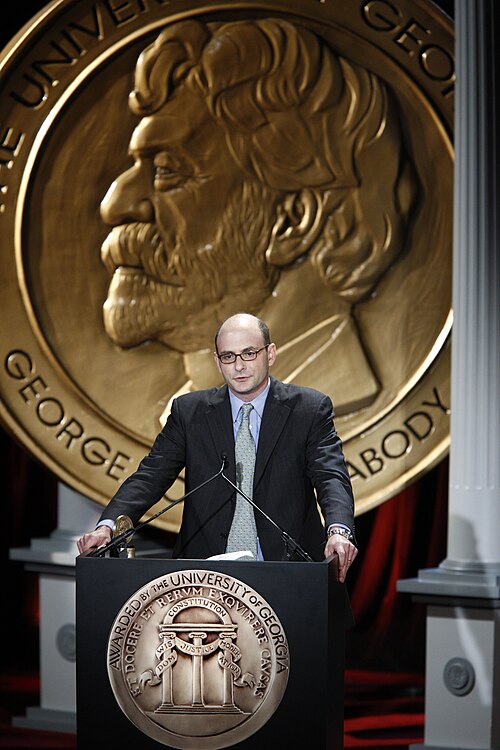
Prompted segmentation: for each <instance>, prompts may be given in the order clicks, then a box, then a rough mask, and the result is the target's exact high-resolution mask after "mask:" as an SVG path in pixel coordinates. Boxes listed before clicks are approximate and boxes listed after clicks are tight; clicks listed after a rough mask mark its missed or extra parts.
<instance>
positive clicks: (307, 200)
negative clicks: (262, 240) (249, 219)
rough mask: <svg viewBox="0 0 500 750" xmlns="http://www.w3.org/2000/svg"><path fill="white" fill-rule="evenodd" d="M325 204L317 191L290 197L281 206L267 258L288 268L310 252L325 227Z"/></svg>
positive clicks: (278, 209)
mask: <svg viewBox="0 0 500 750" xmlns="http://www.w3.org/2000/svg"><path fill="white" fill-rule="evenodd" d="M323 214H324V211H323V204H322V201H321V198H320V197H319V196H318V194H317V193H316V192H315V191H314V190H308V189H306V190H301V191H300V192H298V193H292V194H291V195H287V196H286V197H285V199H284V200H283V201H282V202H281V203H279V204H278V207H277V218H276V222H275V224H274V227H273V230H272V234H271V239H270V242H269V246H268V248H267V250H266V259H267V260H268V262H269V263H272V264H273V265H275V266H286V265H288V264H289V263H292V262H293V261H294V260H296V259H297V258H299V257H300V256H301V255H304V253H307V252H308V250H309V249H310V247H311V245H312V243H313V242H314V241H315V239H316V237H317V236H318V233H319V231H320V229H321V227H322V225H323Z"/></svg>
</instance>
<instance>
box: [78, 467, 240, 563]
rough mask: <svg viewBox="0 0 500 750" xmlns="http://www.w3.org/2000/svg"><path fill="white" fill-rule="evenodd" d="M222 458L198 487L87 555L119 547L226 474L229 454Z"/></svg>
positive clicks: (100, 554) (93, 555) (98, 554)
mask: <svg viewBox="0 0 500 750" xmlns="http://www.w3.org/2000/svg"><path fill="white" fill-rule="evenodd" d="M221 459H222V465H221V467H220V469H219V471H218V472H217V473H216V474H214V475H213V476H211V477H209V478H208V479H206V480H205V481H204V482H202V483H201V484H199V485H197V486H196V487H193V489H192V490H189V492H186V494H185V495H183V496H182V497H179V498H178V499H177V500H172V502H171V503H169V504H168V505H166V506H165V507H164V508H161V510H159V511H158V513H155V514H154V516H151V518H148V519H146V521H143V522H142V523H139V524H137V526H132V528H130V529H126V530H125V531H123V532H122V533H121V534H118V535H117V536H115V537H113V539H112V540H111V541H110V542H108V543H107V544H105V545H104V546H103V547H98V548H97V549H96V550H93V551H92V552H89V553H88V555H86V556H87V557H102V556H103V555H105V554H106V552H107V551H108V550H110V549H113V548H114V547H117V546H118V545H119V544H121V543H122V542H124V541H125V540H126V539H128V537H129V536H132V535H133V534H135V533H136V532H137V531H140V529H142V528H143V527H144V526H147V525H148V524H149V523H151V521H154V520H155V518H158V516H161V515H163V513H166V512H167V510H170V508H173V507H174V505H178V504H179V503H181V502H182V501H183V500H185V499H186V498H188V497H189V496H190V495H193V494H194V493H195V492H197V491H198V490H201V488H202V487H206V485H207V484H210V482H213V481H214V479H217V477H220V476H221V475H222V476H224V474H223V473H222V472H223V471H224V467H225V465H226V461H227V455H226V454H225V453H223V454H222V456H221Z"/></svg>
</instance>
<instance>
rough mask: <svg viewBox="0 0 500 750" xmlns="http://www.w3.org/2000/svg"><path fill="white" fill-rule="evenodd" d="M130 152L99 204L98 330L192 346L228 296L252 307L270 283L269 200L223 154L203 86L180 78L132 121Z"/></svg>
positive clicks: (132, 341) (122, 341) (124, 338)
mask: <svg viewBox="0 0 500 750" xmlns="http://www.w3.org/2000/svg"><path fill="white" fill-rule="evenodd" d="M130 154H131V156H132V158H133V159H134V165H133V166H132V167H131V168H130V169H129V170H128V171H127V172H125V173H124V174H122V175H120V176H119V177H118V178H117V180H116V181H115V182H114V183H113V184H112V185H111V187H110V188H109V190H108V192H107V194H106V196H105V198H104V199H103V202H102V204H101V214H102V217H103V219H104V221H105V222H106V223H108V224H110V225H111V226H113V227H114V228H113V229H112V231H111V232H110V234H109V235H108V237H107V238H106V240H105V242H104V244H103V247H102V258H103V261H104V263H105V265H106V267H107V268H108V270H110V272H111V273H112V274H113V278H112V281H111V285H110V288H109V292H108V298H107V300H106V303H105V306H104V322H105V328H106V332H107V333H108V335H109V336H110V338H111V339H112V340H113V341H114V342H115V343H117V344H118V345H119V346H122V347H130V346H134V345H137V344H140V343H142V342H144V341H147V340H152V339H155V340H158V341H161V342H162V343H164V344H167V345H168V346H170V347H172V348H174V349H177V350H178V351H190V350H192V349H196V348H199V347H200V346H202V345H203V343H205V342H206V341H207V340H209V335H210V334H208V338H207V331H208V332H210V331H213V329H214V328H216V327H217V325H218V321H219V320H220V319H221V318H223V317H224V316H225V315H226V314H227V310H228V309H229V308H228V304H229V300H232V305H233V306H234V305H236V306H237V307H241V309H249V310H252V309H258V308H259V307H260V306H261V305H262V303H263V302H264V300H265V299H266V298H267V296H268V295H269V294H270V292H271V291H272V286H273V280H275V273H274V272H273V270H272V269H271V268H270V267H269V266H268V264H267V263H266V261H265V249H266V247H267V245H268V242H269V236H270V233H271V230H272V226H273V215H274V210H273V206H272V205H271V204H272V200H271V201H269V200H267V201H266V200H263V194H264V192H265V190H264V189H263V187H262V186H261V185H257V183H256V182H255V181H253V180H251V179H250V178H248V177H247V176H245V174H244V173H243V170H242V169H241V167H239V166H238V165H237V164H236V162H235V161H234V160H233V159H232V158H231V155H230V154H229V152H228V149H227V145H226V141H225V138H224V133H223V131H222V129H221V128H220V127H219V126H218V125H217V123H216V122H215V121H214V119H213V118H212V117H211V116H210V113H209V112H208V110H207V107H206V104H205V100H204V99H203V97H202V95H201V94H200V93H199V92H197V91H196V90H193V89H190V88H188V87H187V86H183V87H181V88H180V89H179V90H178V91H177V92H176V95H175V97H173V98H172V99H171V100H169V101H168V102H167V103H166V104H165V105H164V106H163V107H161V108H160V109H159V110H158V111H157V112H156V113H154V114H152V115H151V116H148V117H144V118H143V119H142V120H141V121H140V123H139V125H138V126H137V128H136V129H135V131H134V133H133V135H132V138H131V141H130Z"/></svg>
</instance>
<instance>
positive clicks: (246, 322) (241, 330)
mask: <svg viewBox="0 0 500 750" xmlns="http://www.w3.org/2000/svg"><path fill="white" fill-rule="evenodd" d="M215 344H216V351H215V353H214V356H215V361H216V364H217V367H218V369H219V371H220V373H221V374H222V376H223V378H224V380H225V382H226V385H224V386H223V387H222V388H212V389H209V390H206V391H198V392H194V393H188V394H185V395H183V396H179V397H178V398H177V399H176V400H175V401H174V402H173V405H172V410H171V413H170V415H169V417H168V419H167V422H166V424H165V427H164V428H163V430H162V431H161V432H160V434H159V435H158V436H157V438H156V440H155V442H154V445H153V447H152V449H151V451H150V453H149V454H148V455H147V456H146V457H145V458H144V459H143V460H142V461H141V463H140V465H139V468H138V469H137V471H136V472H135V473H134V474H132V475H131V476H130V477H129V478H128V479H127V480H126V481H125V482H124V483H123V485H122V486H121V487H120V489H119V490H118V492H117V493H116V494H115V495H114V497H113V498H112V500H111V501H110V503H109V504H108V506H107V507H106V508H105V510H104V511H103V514H102V516H101V520H100V522H99V524H98V526H97V528H96V529H95V531H93V532H91V533H89V534H85V535H84V536H83V537H82V538H81V539H80V540H79V541H78V549H79V551H80V552H85V551H88V550H89V549H91V548H92V547H96V546H102V545H103V544H105V543H107V542H108V541H109V540H110V538H111V528H110V527H112V525H113V519H116V518H117V516H118V515H120V514H126V515H128V516H130V517H131V518H132V520H133V522H134V523H137V521H138V520H139V518H140V517H141V516H142V515H143V514H144V513H145V512H146V511H147V510H148V509H149V508H150V507H151V506H152V505H153V504H154V503H156V502H157V501H158V500H159V499H160V498H161V497H162V495H163V494H164V493H165V492H166V491H167V489H168V488H169V487H170V486H171V485H172V484H173V482H174V481H175V479H176V478H177V476H178V474H179V472H180V471H181V470H182V469H183V468H184V467H185V470H186V472H185V476H186V491H189V490H191V489H192V488H193V487H196V486H197V485H199V484H201V483H202V482H203V481H205V480H206V479H207V478H208V476H210V473H211V470H212V469H213V470H214V472H215V470H216V469H217V467H219V466H220V465H221V461H222V456H224V455H226V456H227V457H228V468H227V476H228V478H229V479H231V480H232V481H233V482H236V480H237V472H236V458H235V439H236V436H237V433H238V429H239V426H240V423H241V421H242V416H241V407H242V406H243V404H249V403H251V404H252V407H253V408H252V410H251V412H250V417H249V419H250V432H251V434H252V439H253V441H254V443H255V445H256V455H255V465H254V469H252V471H253V472H254V473H253V482H252V484H253V490H251V493H252V495H253V502H254V503H256V504H257V505H258V506H259V507H260V508H262V510H264V511H265V513H266V514H267V515H268V516H270V517H271V518H272V519H274V521H276V522H277V524H279V526H280V527H281V528H283V529H285V531H287V532H288V534H289V535H290V536H291V537H292V538H293V539H295V540H297V541H298V542H299V544H300V545H301V546H302V547H303V548H304V549H305V550H306V551H307V552H308V553H309V554H310V555H311V557H313V558H314V559H316V560H319V559H321V558H322V556H323V555H324V556H325V557H328V556H330V555H331V554H333V553H334V552H336V553H337V554H338V557H339V578H340V580H345V575H346V573H347V570H348V568H349V566H350V564H351V563H352V561H353V559H354V557H355V556H356V554H357V549H356V546H355V544H354V502H353V495H352V488H351V482H350V479H349V475H348V472H347V468H346V464H345V460H344V456H343V453H342V444H341V441H340V438H339V437H338V435H337V433H336V431H335V427H334V424H333V408H332V403H331V400H330V398H329V397H328V396H325V395H324V394H322V393H320V392H319V391H315V390H313V389H310V388H301V387H299V386H296V385H287V384H285V383H281V382H280V381H279V380H276V379H275V378H272V377H270V376H269V368H270V367H271V366H272V365H273V363H274V361H275V358H276V346H275V344H273V343H272V342H271V339H270V334H269V329H268V328H267V326H266V324H265V323H264V322H263V321H261V320H259V319H258V318H255V317H254V316H253V315H247V314H238V315H234V316H232V317H231V318H228V319H227V320H226V321H225V322H224V323H223V324H222V325H221V327H220V328H219V330H218V332H217V335H216V339H215ZM235 495H236V492H235V490H234V489H233V488H232V487H231V486H230V485H229V484H228V483H226V482H225V481H224V479H222V478H221V477H218V478H217V479H216V480H215V481H214V482H211V483H210V484H207V485H206V487H204V488H202V489H200V490H199V491H198V492H196V493H194V494H193V496H192V497H190V498H189V499H188V500H186V502H185V504H184V511H183V518H182V524H181V528H180V531H179V534H178V538H177V541H176V544H175V547H174V552H173V556H174V557H184V558H207V557H210V556H213V555H217V554H221V553H224V552H225V551H226V550H227V549H228V539H231V531H232V522H233V516H235V504H236V503H235ZM318 504H319V507H320V508H321V512H322V515H323V518H324V522H325V526H326V532H325V527H324V526H323V523H322V521H321V518H320V514H319V513H318V507H317V505H318ZM254 518H255V525H256V535H257V540H256V550H257V557H258V559H264V560H282V559H286V557H287V552H288V550H287V549H286V545H285V543H284V542H283V540H282V537H281V535H280V533H279V531H278V530H277V529H276V527H275V526H274V525H273V524H271V523H270V522H269V521H268V520H267V519H266V518H265V517H264V516H263V515H262V514H260V513H258V512H255V514H254ZM252 523H253V517H252ZM233 530H234V527H233ZM325 541H326V544H325Z"/></svg>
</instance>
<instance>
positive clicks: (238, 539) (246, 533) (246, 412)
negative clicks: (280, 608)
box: [226, 404, 257, 559]
mask: <svg viewBox="0 0 500 750" xmlns="http://www.w3.org/2000/svg"><path fill="white" fill-rule="evenodd" d="M252 409H253V406H252V404H243V406H242V407H241V411H242V418H241V424H240V426H239V428H238V433H237V435H236V443H235V447H234V448H235V458H236V484H237V485H238V487H239V488H240V489H241V490H242V491H243V492H244V493H245V495H248V497H249V498H251V499H253V475H254V471H255V442H254V439H253V437H252V433H251V432H250V412H251V411H252ZM240 550H250V552H251V553H252V555H253V556H254V557H255V559H257V526H256V524H255V515H254V510H253V508H252V506H251V505H250V503H249V502H247V501H246V500H245V498H244V497H241V495H239V494H238V493H236V508H235V511H234V517H233V523H232V524H231V529H230V531H229V536H228V540H227V547H226V552H237V551H240Z"/></svg>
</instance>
